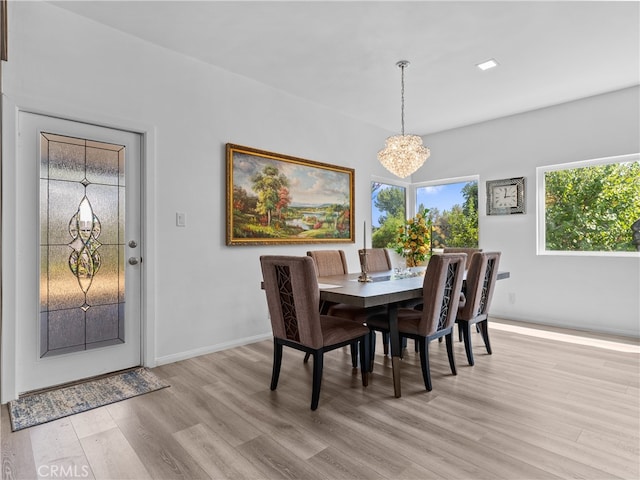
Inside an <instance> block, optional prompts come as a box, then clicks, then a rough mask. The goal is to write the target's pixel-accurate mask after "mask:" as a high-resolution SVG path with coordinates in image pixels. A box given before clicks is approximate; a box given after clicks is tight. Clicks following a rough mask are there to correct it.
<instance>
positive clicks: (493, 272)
mask: <svg viewBox="0 0 640 480" xmlns="http://www.w3.org/2000/svg"><path fill="white" fill-rule="evenodd" d="M499 263H500V252H488V253H482V252H476V253H474V254H473V255H472V256H471V264H470V266H469V270H468V271H467V280H466V283H467V286H466V292H465V303H464V305H461V306H459V307H458V314H457V317H456V322H457V324H458V330H459V335H460V334H461V335H462V338H463V339H464V349H465V352H466V353H467V361H468V362H469V365H473V364H474V360H473V350H472V348H471V325H474V324H475V325H476V326H477V327H479V331H480V334H481V335H482V339H483V340H484V346H485V348H486V349H487V354H489V355H491V353H492V352H491V343H490V342H489V327H488V320H489V316H488V314H489V307H490V306H491V299H492V298H493V290H494V287H495V285H496V278H497V276H498V265H499Z"/></svg>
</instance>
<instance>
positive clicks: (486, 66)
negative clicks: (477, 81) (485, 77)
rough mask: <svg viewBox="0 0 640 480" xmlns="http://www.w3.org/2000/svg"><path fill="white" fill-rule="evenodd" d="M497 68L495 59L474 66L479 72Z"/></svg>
mask: <svg viewBox="0 0 640 480" xmlns="http://www.w3.org/2000/svg"><path fill="white" fill-rule="evenodd" d="M497 66H498V62H496V61H495V59H493V58H490V59H489V60H487V61H486V62H482V63H479V64H477V65H476V67H478V68H479V69H480V70H483V71H484V70H489V69H490V68H494V67H497Z"/></svg>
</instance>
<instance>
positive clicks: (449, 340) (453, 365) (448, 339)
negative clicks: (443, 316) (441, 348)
mask: <svg viewBox="0 0 640 480" xmlns="http://www.w3.org/2000/svg"><path fill="white" fill-rule="evenodd" d="M446 343H447V357H449V366H450V367H451V373H452V374H453V375H457V374H458V372H457V371H456V359H455V357H454V356H453V331H451V333H449V334H447V336H446Z"/></svg>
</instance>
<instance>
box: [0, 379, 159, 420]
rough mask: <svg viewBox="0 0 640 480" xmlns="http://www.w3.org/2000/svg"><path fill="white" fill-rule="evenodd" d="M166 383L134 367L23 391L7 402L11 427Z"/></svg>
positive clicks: (104, 402)
mask: <svg viewBox="0 0 640 480" xmlns="http://www.w3.org/2000/svg"><path fill="white" fill-rule="evenodd" d="M168 386H169V385H168V384H167V383H165V382H163V381H162V380H160V379H159V378H158V377H157V376H156V375H155V374H153V373H152V372H151V371H150V370H148V369H147V368H136V369H134V370H129V371H125V372H119V373H116V374H114V375H110V376H107V377H104V378H99V379H96V380H91V381H88V382H84V383H80V384H77V385H71V386H67V387H61V388H58V389H55V390H49V391H46V392H41V393H34V394H33V395H25V396H24V397H20V398H19V399H18V400H12V401H10V402H9V414H10V417H11V430H12V431H14V432H15V431H17V430H22V429H23V428H27V427H33V426H34V425H40V424H41V423H47V422H51V421H53V420H57V419H58V418H62V417H68V416H69V415H73V414H76V413H81V412H86V411H87V410H91V409H93V408H98V407H102V406H103V405H108V404H110V403H114V402H119V401H121V400H125V399H127V398H131V397H136V396H138V395H143V394H145V393H149V392H153V391H154V390H160V389H161V388H165V387H168Z"/></svg>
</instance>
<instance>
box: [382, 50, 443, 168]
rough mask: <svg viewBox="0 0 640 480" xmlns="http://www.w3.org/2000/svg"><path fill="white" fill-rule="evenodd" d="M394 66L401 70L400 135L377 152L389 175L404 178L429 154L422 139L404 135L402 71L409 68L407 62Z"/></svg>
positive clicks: (390, 138) (422, 162)
mask: <svg viewBox="0 0 640 480" xmlns="http://www.w3.org/2000/svg"><path fill="white" fill-rule="evenodd" d="M396 66H397V67H400V70H402V80H401V82H402V83H401V85H402V87H401V90H400V96H401V98H402V104H401V105H402V106H401V110H400V112H401V119H402V134H400V135H394V136H392V137H389V138H387V141H386V142H385V146H384V148H383V149H382V150H380V151H379V152H378V160H380V163H381V164H382V165H383V166H384V167H385V168H386V169H387V170H389V171H390V172H391V173H393V174H394V175H397V176H398V177H400V178H405V177H408V176H409V175H411V174H412V173H414V172H415V171H416V170H418V169H419V168H420V167H421V166H422V164H424V162H425V160H426V159H427V158H429V155H430V153H431V152H429V149H428V148H427V147H425V146H424V145H422V138H420V137H419V136H418V135H405V134H404V69H405V68H406V67H408V66H409V62H408V61H407V60H400V61H399V62H398V63H396Z"/></svg>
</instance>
